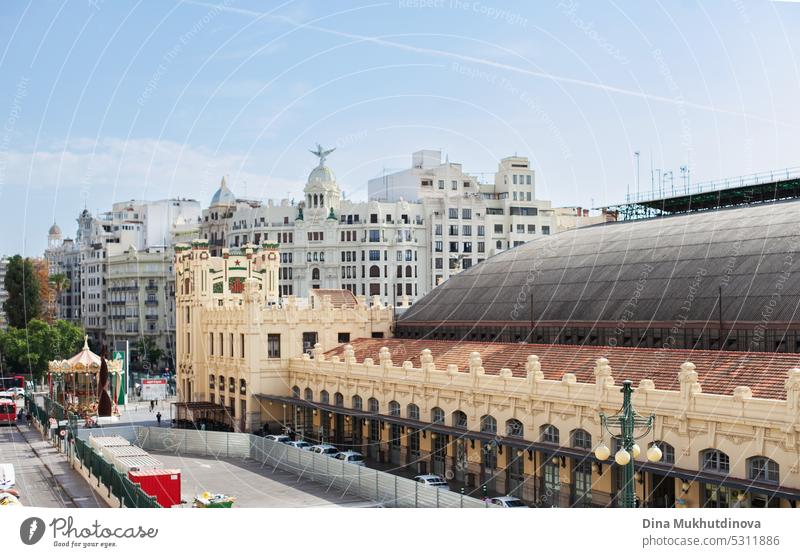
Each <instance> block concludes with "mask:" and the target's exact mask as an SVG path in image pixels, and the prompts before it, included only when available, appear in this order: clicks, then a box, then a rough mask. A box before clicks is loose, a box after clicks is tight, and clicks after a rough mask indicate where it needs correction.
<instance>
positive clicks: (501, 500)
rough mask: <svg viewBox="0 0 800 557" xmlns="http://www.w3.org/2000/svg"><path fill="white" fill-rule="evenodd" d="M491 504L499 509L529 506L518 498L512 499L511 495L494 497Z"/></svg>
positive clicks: (490, 500)
mask: <svg viewBox="0 0 800 557" xmlns="http://www.w3.org/2000/svg"><path fill="white" fill-rule="evenodd" d="M489 502H490V503H492V504H494V505H497V506H498V507H503V508H507V509H509V508H518V507H527V506H528V505H526V504H525V503H523V502H522V501H520V500H519V499H518V498H517V497H512V496H511V495H504V496H502V497H493V498H491V499H489Z"/></svg>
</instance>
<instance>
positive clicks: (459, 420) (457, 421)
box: [452, 410, 467, 429]
mask: <svg viewBox="0 0 800 557" xmlns="http://www.w3.org/2000/svg"><path fill="white" fill-rule="evenodd" d="M452 417H453V427H457V428H458V429H467V415H466V414H464V412H462V411H461V410H456V411H455V412H453V416H452Z"/></svg>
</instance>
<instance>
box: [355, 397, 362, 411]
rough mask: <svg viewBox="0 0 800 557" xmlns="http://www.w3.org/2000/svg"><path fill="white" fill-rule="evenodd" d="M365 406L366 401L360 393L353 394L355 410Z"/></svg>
mask: <svg viewBox="0 0 800 557" xmlns="http://www.w3.org/2000/svg"><path fill="white" fill-rule="evenodd" d="M363 407H364V401H363V400H361V397H360V396H358V395H354V396H353V410H361V409H362V408H363Z"/></svg>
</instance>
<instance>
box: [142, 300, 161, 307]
mask: <svg viewBox="0 0 800 557" xmlns="http://www.w3.org/2000/svg"><path fill="white" fill-rule="evenodd" d="M144 305H146V306H157V305H158V300H145V301H144Z"/></svg>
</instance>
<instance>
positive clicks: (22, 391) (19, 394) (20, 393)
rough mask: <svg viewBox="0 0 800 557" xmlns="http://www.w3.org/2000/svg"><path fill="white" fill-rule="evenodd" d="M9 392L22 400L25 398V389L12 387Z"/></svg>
mask: <svg viewBox="0 0 800 557" xmlns="http://www.w3.org/2000/svg"><path fill="white" fill-rule="evenodd" d="M8 392H10V393H14V395H15V396H16V397H17V398H21V397H24V396H25V389H23V388H22V387H11V388H10V389H8Z"/></svg>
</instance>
